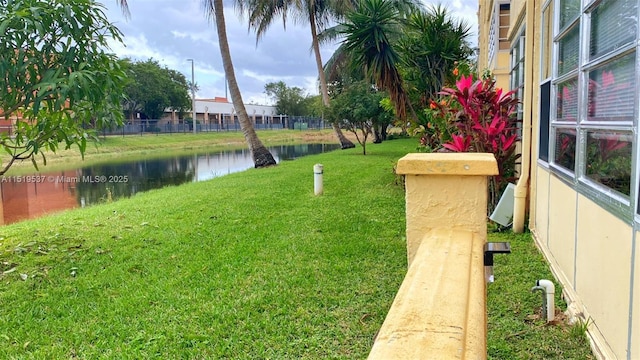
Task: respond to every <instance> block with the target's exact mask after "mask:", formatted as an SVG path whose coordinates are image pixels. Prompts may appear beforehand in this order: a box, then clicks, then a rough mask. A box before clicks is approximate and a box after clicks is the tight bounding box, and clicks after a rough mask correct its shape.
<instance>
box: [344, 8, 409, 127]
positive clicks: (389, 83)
mask: <svg viewBox="0 0 640 360" xmlns="http://www.w3.org/2000/svg"><path fill="white" fill-rule="evenodd" d="M399 15H400V12H399V10H398V8H397V7H396V6H395V4H394V3H393V2H392V1H390V0H361V1H360V3H359V6H358V8H357V9H356V10H355V11H353V12H351V13H349V14H347V21H346V22H344V23H343V24H342V25H343V28H342V29H341V31H340V32H341V33H342V34H343V35H344V36H345V38H344V40H343V42H342V44H343V45H344V46H345V47H344V50H345V51H347V52H349V53H350V54H351V59H352V64H360V65H359V66H361V67H362V68H363V70H364V72H365V75H366V77H367V78H369V79H371V80H372V81H374V82H375V84H376V86H377V87H378V88H380V89H385V90H387V91H388V92H389V97H390V98H391V101H392V102H393V104H394V105H395V110H396V115H397V116H398V117H399V118H400V119H404V118H406V107H407V105H409V106H411V104H409V102H408V97H407V92H406V91H405V89H404V84H403V80H402V77H401V75H400V71H399V69H398V65H399V63H400V55H399V53H398V51H397V49H396V48H395V46H394V42H395V40H396V39H398V38H399V34H400V33H401V20H402V18H401V17H400V16H399Z"/></svg>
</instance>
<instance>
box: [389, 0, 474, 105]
mask: <svg viewBox="0 0 640 360" xmlns="http://www.w3.org/2000/svg"><path fill="white" fill-rule="evenodd" d="M470 31H471V27H470V26H469V25H468V24H467V23H466V22H464V21H455V20H454V19H453V18H452V17H451V15H450V13H449V12H448V11H447V9H446V8H445V7H443V6H441V5H437V6H431V7H428V8H427V10H426V11H420V12H414V13H412V14H411V16H410V17H409V19H408V21H407V24H406V27H405V31H404V36H402V37H401V38H400V39H399V41H398V51H399V53H400V59H401V69H402V75H403V78H404V80H405V81H406V83H407V85H408V86H407V88H409V89H412V91H411V93H412V94H411V95H413V96H412V97H413V98H414V101H415V102H414V104H415V105H417V106H419V107H421V108H423V109H424V108H426V107H427V106H428V105H429V100H431V99H433V98H436V97H437V93H438V92H439V91H440V90H441V89H442V87H443V86H445V84H447V83H449V84H451V83H454V82H455V75H454V74H453V70H454V68H455V67H456V64H457V63H458V62H463V61H465V60H467V59H469V57H470V56H471V54H472V53H473V51H472V50H471V48H470V46H469V44H468V43H467V41H466V39H467V37H468V36H469V35H470Z"/></svg>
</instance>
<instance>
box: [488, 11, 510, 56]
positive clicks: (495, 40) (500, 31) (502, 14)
mask: <svg viewBox="0 0 640 360" xmlns="http://www.w3.org/2000/svg"><path fill="white" fill-rule="evenodd" d="M494 6H495V7H494V10H493V12H494V13H493V16H492V17H491V27H490V28H489V43H488V62H489V63H492V62H493V60H494V58H495V55H496V50H509V38H508V36H509V21H510V16H509V14H510V8H511V5H510V4H509V3H508V2H506V3H505V2H502V3H498V2H496V3H495V5H494Z"/></svg>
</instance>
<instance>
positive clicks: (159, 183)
mask: <svg viewBox="0 0 640 360" xmlns="http://www.w3.org/2000/svg"><path fill="white" fill-rule="evenodd" d="M339 148H340V145H338V144H302V145H283V146H274V147H269V151H270V152H271V153H272V154H273V156H274V158H275V159H276V161H277V162H281V161H284V160H293V159H296V158H298V157H301V156H305V155H313V154H319V153H323V152H327V151H333V150H336V149H339ZM252 167H253V160H252V158H251V154H250V152H249V150H246V149H244V150H232V151H215V152H206V151H205V152H201V153H196V154H192V155H183V156H172V157H164V158H157V159H143V160H136V161H130V162H118V161H113V162H111V163H104V164H99V165H92V166H86V167H82V168H76V169H68V170H62V171H56V172H42V173H34V174H32V175H23V176H4V177H2V178H0V195H2V209H1V210H2V211H1V212H0V224H10V223H14V222H17V221H21V220H25V219H31V218H35V217H38V216H42V215H45V214H49V213H53V212H57V211H62V210H65V209H70V208H76V207H85V206H89V205H93V204H98V203H101V202H105V201H111V200H117V199H119V198H123V197H129V196H132V195H134V194H136V193H139V192H143V191H147V190H151V189H158V188H162V187H164V186H169V185H180V184H183V183H186V182H196V181H204V180H209V179H213V178H215V177H218V176H223V175H227V174H231V173H234V172H239V171H244V170H247V169H249V168H252Z"/></svg>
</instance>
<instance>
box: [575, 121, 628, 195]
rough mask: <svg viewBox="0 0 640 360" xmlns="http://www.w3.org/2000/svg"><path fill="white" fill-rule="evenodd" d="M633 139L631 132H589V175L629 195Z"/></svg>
mask: <svg viewBox="0 0 640 360" xmlns="http://www.w3.org/2000/svg"><path fill="white" fill-rule="evenodd" d="M632 139H633V136H632V135H631V133H626V132H621V131H597V132H596V131H594V132H589V133H587V163H586V165H587V168H586V171H585V173H586V175H587V177H588V178H590V179H591V180H593V181H596V182H598V183H600V184H602V185H604V186H606V187H609V188H611V189H613V190H615V191H617V192H619V193H621V194H624V195H629V194H630V192H631V148H632V145H633V142H632Z"/></svg>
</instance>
